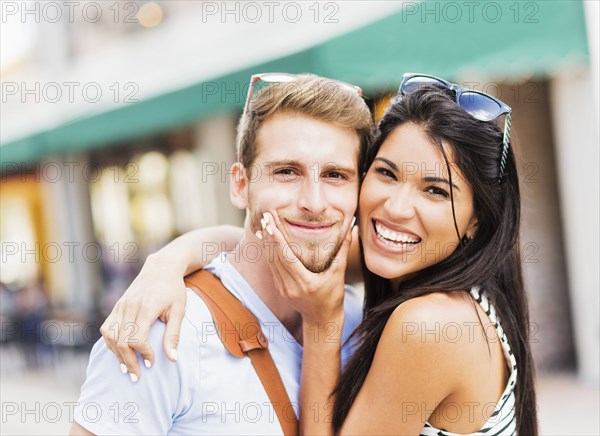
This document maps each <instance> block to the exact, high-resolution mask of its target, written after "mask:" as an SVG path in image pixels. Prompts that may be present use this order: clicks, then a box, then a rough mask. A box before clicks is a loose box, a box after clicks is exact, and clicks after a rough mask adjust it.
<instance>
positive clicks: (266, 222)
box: [263, 212, 269, 224]
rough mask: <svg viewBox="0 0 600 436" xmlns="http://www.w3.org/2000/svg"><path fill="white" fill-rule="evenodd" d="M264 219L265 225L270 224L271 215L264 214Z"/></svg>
mask: <svg viewBox="0 0 600 436" xmlns="http://www.w3.org/2000/svg"><path fill="white" fill-rule="evenodd" d="M263 218H264V220H265V224H269V215H268V213H267V212H265V213H263Z"/></svg>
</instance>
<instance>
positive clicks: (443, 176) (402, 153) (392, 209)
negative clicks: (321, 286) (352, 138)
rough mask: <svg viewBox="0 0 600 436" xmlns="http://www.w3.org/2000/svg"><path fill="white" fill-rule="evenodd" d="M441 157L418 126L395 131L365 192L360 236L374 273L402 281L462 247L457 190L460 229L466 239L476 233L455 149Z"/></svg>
mask: <svg viewBox="0 0 600 436" xmlns="http://www.w3.org/2000/svg"><path fill="white" fill-rule="evenodd" d="M443 146H444V151H445V153H446V156H447V157H448V161H449V162H450V166H451V169H452V180H450V179H449V175H448V170H447V167H446V163H445V161H444V157H443V155H442V152H441V151H440V150H439V148H437V147H436V145H435V144H434V143H433V142H432V141H431V140H430V139H429V137H428V136H427V135H426V134H425V133H424V132H423V131H422V130H421V128H420V127H419V126H418V125H416V124H413V123H405V124H402V125H400V126H399V127H396V128H395V129H394V130H393V131H392V132H391V133H390V134H389V135H388V137H387V139H386V140H385V142H384V143H383V144H382V145H381V148H380V149H379V152H378V153H377V156H376V158H375V160H374V161H373V163H372V164H371V167H370V168H369V171H368V173H367V174H366V177H365V179H364V181H363V184H362V188H361V191H360V200H359V210H360V234H361V239H362V243H363V250H364V255H365V262H366V265H367V268H369V270H370V271H371V272H373V273H375V274H377V275H379V276H381V277H384V278H387V279H402V278H405V277H407V276H408V275H409V274H412V273H415V272H417V271H420V270H422V269H424V268H426V267H428V266H431V265H433V264H436V263H438V262H440V261H442V260H443V259H445V258H446V257H448V256H449V255H450V254H452V252H453V251H454V250H455V249H456V247H457V246H458V244H459V240H458V237H457V235H456V229H455V227H454V220H453V219H452V201H451V200H450V183H452V184H453V195H454V210H455V214H456V224H457V225H458V232H459V234H460V236H461V237H463V236H465V235H466V236H467V237H470V236H472V235H473V233H474V232H475V230H476V228H477V220H476V218H475V215H474V209H473V192H472V190H471V187H470V186H469V185H468V184H467V182H466V181H465V180H464V178H463V176H462V173H461V172H460V171H459V170H458V168H457V165H453V153H452V150H451V147H450V146H449V145H448V144H446V143H444V144H443Z"/></svg>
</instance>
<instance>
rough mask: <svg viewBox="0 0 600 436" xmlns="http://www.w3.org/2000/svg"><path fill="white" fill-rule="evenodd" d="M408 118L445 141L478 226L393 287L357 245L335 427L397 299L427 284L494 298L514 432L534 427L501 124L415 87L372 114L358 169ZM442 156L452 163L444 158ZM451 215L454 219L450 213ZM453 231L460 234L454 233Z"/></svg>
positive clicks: (516, 216)
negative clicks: (513, 375) (357, 307)
mask: <svg viewBox="0 0 600 436" xmlns="http://www.w3.org/2000/svg"><path fill="white" fill-rule="evenodd" d="M407 122H411V123H415V124H417V125H419V126H420V127H421V128H422V129H423V131H424V132H426V134H427V135H428V136H429V138H430V139H431V140H432V141H433V143H435V144H436V145H437V146H438V147H439V148H440V149H441V150H442V152H443V148H442V142H444V143H447V144H448V145H450V147H451V149H452V156H453V158H454V163H453V165H456V167H458V168H459V169H460V172H461V173H462V175H463V177H464V178H465V180H466V182H467V183H468V184H469V185H470V186H471V188H472V190H473V197H474V210H475V214H476V216H477V222H478V227H477V231H476V234H475V237H474V238H473V239H472V240H471V241H469V242H468V243H465V242H464V241H461V243H460V244H459V246H458V248H457V249H456V250H455V251H454V252H453V253H452V254H451V255H450V256H448V257H447V258H445V259H443V260H442V261H440V262H438V263H437V264H434V265H431V266H429V267H427V268H425V269H423V270H421V271H419V272H418V273H416V274H414V275H411V276H410V277H409V278H406V279H405V280H403V281H402V283H401V285H400V287H399V288H398V287H397V286H398V285H395V287H394V286H393V285H392V282H391V281H390V280H387V279H384V278H382V277H380V276H378V275H376V274H374V273H372V272H370V271H369V270H368V269H367V268H366V266H365V263H364V256H363V253H362V246H361V259H362V266H363V272H364V277H365V291H366V298H365V318H364V320H363V322H362V323H361V324H360V326H359V327H358V328H357V329H356V331H355V332H354V334H353V338H354V339H357V349H356V351H355V352H354V354H353V356H352V358H351V359H350V361H349V362H348V365H347V366H346V368H345V369H344V371H343V372H342V376H341V378H340V382H339V383H338V385H337V387H336V389H335V391H334V394H335V396H336V399H337V400H336V403H335V409H334V414H333V426H334V430H335V432H336V433H338V432H339V430H340V429H341V427H342V424H343V422H344V420H345V419H346V416H347V415H348V412H349V410H350V407H351V406H352V404H353V402H354V400H355V399H356V396H357V394H358V392H359V390H360V388H361V386H362V385H363V383H364V381H365V378H366V376H367V373H368V371H369V368H370V367H371V363H372V361H373V356H374V355H375V350H376V348H377V344H378V343H379V339H380V337H381V334H382V332H383V329H384V327H385V325H386V323H387V321H388V319H389V317H390V316H391V314H392V312H393V311H394V309H396V307H398V305H400V304H402V303H404V302H406V301H408V300H410V299H412V298H416V297H420V296H423V295H426V294H429V293H432V292H451V291H464V292H468V291H469V290H470V289H471V288H472V287H473V286H480V287H481V289H482V290H483V291H484V292H485V294H486V296H487V297H488V299H489V300H490V301H491V303H492V304H493V305H494V306H495V309H496V313H497V316H498V318H499V321H500V323H501V324H502V326H503V329H504V332H505V333H506V335H507V338H508V341H509V344H510V346H511V348H512V351H513V353H514V355H515V358H516V361H517V371H518V375H517V382H516V387H515V396H516V405H515V407H516V411H515V412H516V417H517V432H518V433H519V434H524V435H535V434H537V413H536V403H535V390H534V380H533V379H534V367H533V362H532V358H531V351H530V347H529V342H528V336H529V335H528V331H529V330H528V329H529V313H528V308H527V299H526V295H525V290H524V288H523V277H522V271H521V256H520V252H519V221H520V193H519V179H518V176H517V165H516V161H515V156H514V153H513V149H512V144H511V146H510V148H509V152H508V157H507V162H506V168H505V171H504V175H503V177H502V178H501V179H500V154H501V150H502V138H503V131H502V130H501V129H500V127H498V126H497V125H496V124H495V123H494V122H484V121H479V120H477V119H475V118H473V117H472V116H471V115H469V114H468V113H467V112H465V111H464V110H462V109H461V108H460V107H459V106H458V105H457V104H456V103H455V100H454V98H453V95H451V91H445V90H441V89H439V88H434V87H421V88H420V89H418V90H415V91H414V92H411V93H410V94H408V95H402V96H400V95H398V96H396V97H395V98H394V99H393V100H392V102H391V103H390V106H389V107H388V108H387V110H386V112H385V114H384V116H383V118H382V119H381V121H380V122H379V125H378V127H377V138H376V140H375V141H374V143H373V144H372V145H371V146H370V147H368V148H367V149H366V150H365V152H364V153H363V155H362V156H361V169H362V172H363V174H364V172H366V171H368V168H369V167H370V165H371V164H372V163H373V160H374V158H375V156H376V155H377V152H378V150H379V148H380V147H381V144H382V143H383V142H384V141H385V140H386V138H387V137H388V135H389V134H390V133H391V132H392V131H393V130H394V129H395V128H397V127H398V126H399V125H401V124H403V123H407ZM445 156H446V155H445V154H444V157H445ZM446 164H447V169H448V171H451V167H450V165H449V164H448V161H447V160H446ZM451 194H452V192H451ZM451 198H452V197H451ZM454 221H455V225H456V218H454ZM457 237H458V238H459V239H460V236H458V234H457Z"/></svg>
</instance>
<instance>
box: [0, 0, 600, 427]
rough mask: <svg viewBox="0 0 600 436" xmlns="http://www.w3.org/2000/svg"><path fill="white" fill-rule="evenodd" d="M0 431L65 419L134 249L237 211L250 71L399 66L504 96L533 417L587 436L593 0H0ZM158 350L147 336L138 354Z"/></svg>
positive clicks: (137, 263)
mask: <svg viewBox="0 0 600 436" xmlns="http://www.w3.org/2000/svg"><path fill="white" fill-rule="evenodd" d="M0 4H1V7H2V19H1V23H0V25H1V50H0V51H1V76H2V77H1V81H2V94H1V98H2V102H1V132H0V143H1V146H0V153H1V156H0V160H1V173H0V176H1V193H0V241H1V244H2V247H1V256H2V264H1V274H0V280H1V285H0V298H1V300H0V303H1V310H0V320H1V329H0V342H1V345H0V365H1V367H0V377H1V381H0V393H1V402H2V422H1V423H0V426H1V431H0V433H2V434H61V433H65V432H67V431H68V428H69V425H70V424H69V422H70V419H71V417H72V407H73V404H74V402H75V401H77V398H78V392H79V387H80V385H81V383H82V382H83V379H84V377H85V366H86V364H87V357H88V353H89V350H90V349H91V347H92V345H93V343H94V342H95V341H96V340H97V338H98V337H99V333H98V328H99V326H100V324H101V323H102V321H103V320H104V318H105V317H106V315H107V314H108V313H109V312H110V310H111V308H112V306H113V304H114V303H115V301H116V300H117V299H118V298H119V297H120V295H121V294H122V293H123V292H124V290H125V289H126V288H127V286H128V285H129V283H130V282H131V280H132V279H133V277H135V275H136V274H137V272H139V270H140V268H141V266H142V263H143V261H144V259H145V258H146V256H147V255H148V254H149V253H151V252H152V251H155V250H156V249H157V248H159V247H161V246H162V245H164V244H165V243H167V242H168V241H169V240H171V239H172V238H174V237H176V236H178V235H180V234H182V233H184V232H186V231H188V230H191V229H195V228H197V227H202V226H208V225H214V224H223V223H228V224H241V223H242V219H243V214H242V213H241V212H240V211H238V210H236V209H234V208H233V207H232V206H231V205H230V203H229V197H228V187H227V181H228V172H227V171H228V169H229V167H230V165H231V164H232V163H233V162H234V160H235V143H234V140H235V126H236V122H237V119H238V117H239V116H240V114H241V110H242V108H243V104H244V101H245V98H246V93H247V91H248V81H249V78H250V76H251V75H252V74H254V73H258V72H273V71H274V72H291V73H301V72H311V73H315V74H318V75H322V76H326V77H331V78H335V79H339V80H343V81H347V82H350V83H353V84H356V85H359V86H361V87H362V88H363V90H364V94H365V96H366V97H367V102H368V104H369V105H370V107H371V108H372V109H373V112H374V114H375V116H376V117H378V116H380V115H381V113H382V112H383V110H384V109H385V106H386V104H387V102H388V100H389V97H390V95H391V94H393V93H394V92H395V90H396V89H397V86H398V84H399V81H400V78H401V76H402V74H403V73H404V72H407V71H411V72H422V73H428V74H433V75H437V76H440V77H443V78H446V79H448V80H452V81H454V82H456V83H459V84H461V85H462V86H463V87H466V88H473V89H476V90H480V91H484V92H487V93H490V94H493V95H496V96H497V97H499V98H501V99H502V100H503V101H505V102H506V103H507V104H508V105H510V106H511V107H512V108H513V132H514V133H513V135H514V138H516V142H517V147H518V152H519V154H520V160H521V162H520V171H521V176H522V179H523V201H524V213H523V227H522V229H523V231H522V239H521V243H522V247H521V249H522V255H523V259H524V270H525V278H526V288H527V291H528V294H529V298H530V305H531V318H532V325H531V332H530V340H531V342H532V347H533V350H534V353H535V361H536V366H537V373H538V392H539V394H538V395H539V414H540V427H541V430H542V433H543V434H596V435H597V434H600V422H599V420H600V418H599V408H600V404H599V389H598V383H599V379H600V376H599V368H600V361H599V353H600V351H599V349H600V324H599V307H600V302H599V277H598V265H599V254H598V246H599V231H598V223H599V222H600V221H599V214H598V209H599V204H598V201H599V200H598V199H599V197H600V191H599V179H598V174H599V173H598V162H599V133H598V126H599V123H598V119H599V108H598V95H599V84H598V83H599V78H598V75H599V70H598V57H599V56H598V52H599V47H598V41H599V34H598V28H599V6H598V2H596V1H595V0H594V1H578V0H568V1H497V2H492V1H470V2H452V1H424V2H419V1H405V2H400V1H382V2H378V1H368V2H367V1H347V2H345V1H313V2H286V1H281V2H279V1H270V2H239V1H226V2H211V1H196V0H192V1H190V0H186V1H162V2H146V1H97V2H93V1H89V2H88V1H76V2H72V1H63V2H61V1H58V2H54V1H46V2H22V1H18V2H16V1H14V2H13V1H1V2H0ZM156 351H160V350H156Z"/></svg>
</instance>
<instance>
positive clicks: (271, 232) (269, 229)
mask: <svg viewBox="0 0 600 436" xmlns="http://www.w3.org/2000/svg"><path fill="white" fill-rule="evenodd" d="M267 233H268V234H269V235H271V236H273V229H271V226H267Z"/></svg>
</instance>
